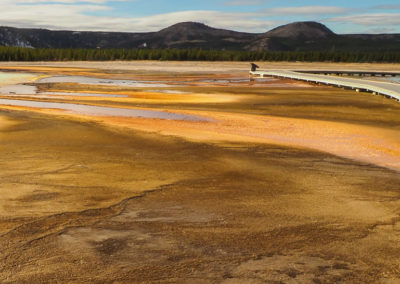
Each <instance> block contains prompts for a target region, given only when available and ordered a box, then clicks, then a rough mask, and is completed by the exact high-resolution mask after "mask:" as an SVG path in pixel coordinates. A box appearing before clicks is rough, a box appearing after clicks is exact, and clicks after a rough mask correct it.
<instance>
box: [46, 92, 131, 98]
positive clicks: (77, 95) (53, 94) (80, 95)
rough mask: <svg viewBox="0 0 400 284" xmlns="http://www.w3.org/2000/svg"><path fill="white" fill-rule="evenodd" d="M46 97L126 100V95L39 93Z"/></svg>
mask: <svg viewBox="0 0 400 284" xmlns="http://www.w3.org/2000/svg"><path fill="white" fill-rule="evenodd" d="M39 95H43V96H46V97H52V96H76V97H105V98H128V97H129V96H127V95H113V94H97V93H62V92H59V93H57V92H43V93H39Z"/></svg>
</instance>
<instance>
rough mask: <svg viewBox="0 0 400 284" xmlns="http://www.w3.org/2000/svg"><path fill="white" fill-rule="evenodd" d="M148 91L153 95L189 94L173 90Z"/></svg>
mask: <svg viewBox="0 0 400 284" xmlns="http://www.w3.org/2000/svg"><path fill="white" fill-rule="evenodd" d="M149 91H150V92H155V93H164V94H190V93H189V92H184V91H175V90H149Z"/></svg>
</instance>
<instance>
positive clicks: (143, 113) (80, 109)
mask: <svg viewBox="0 0 400 284" xmlns="http://www.w3.org/2000/svg"><path fill="white" fill-rule="evenodd" d="M0 104H1V105H9V106H23V107H33V108H46V109H60V110H65V111H68V112H71V113H76V114H83V115H92V116H119V117H142V118H157V119H168V120H187V121H209V120H208V119H206V118H202V117H198V116H193V115H185V114H180V113H171V112H165V111H154V110H141V109H127V108H114V107H101V106H92V105H82V104H70V103H54V102H38V101H27V100H9V99H0Z"/></svg>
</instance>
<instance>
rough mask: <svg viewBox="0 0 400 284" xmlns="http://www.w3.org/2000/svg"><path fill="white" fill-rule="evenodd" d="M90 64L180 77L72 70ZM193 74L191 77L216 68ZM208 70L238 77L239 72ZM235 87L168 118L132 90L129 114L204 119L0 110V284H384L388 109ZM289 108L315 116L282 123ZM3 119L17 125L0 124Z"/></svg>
mask: <svg viewBox="0 0 400 284" xmlns="http://www.w3.org/2000/svg"><path fill="white" fill-rule="evenodd" d="M40 64H41V63H39V65H40ZM46 64H49V63H46ZM52 64H53V67H55V68H56V67H57V66H60V65H58V64H61V65H63V66H67V67H68V66H69V67H71V66H72V67H74V66H77V65H76V64H82V66H83V63H76V62H75V63H58V64H55V63H51V64H50V65H52ZM101 64H109V65H110V67H109V68H115V69H114V70H120V69H124V70H132V72H133V73H134V72H136V71H135V70H148V72H153V71H152V70H156V69H157V68H164V67H165V70H170V71H169V72H175V71H179V70H182V69H181V68H183V67H184V68H186V69H185V70H191V69H193V67H192V66H190V65H189V64H190V63H165V62H147V63H146V64H145V65H146V66H147V67H145V68H144V69H143V68H142V67H141V66H140V65H139V64H140V62H129V63H126V65H124V64H125V63H124V64H122V63H101V62H100V63H97V62H96V63H85V64H84V65H85V67H88V66H89V67H90V66H92V67H93V66H99V67H100V66H101ZM157 64H158V65H157ZM198 64H199V66H200V67H198V68H197V70H198V72H210V73H212V72H217V71H215V70H218V68H222V67H219V66H216V65H215V63H198ZM224 64H226V65H224V66H226V68H228V69H229V70H233V71H232V72H233V73H235V72H238V73H239V72H240V73H241V74H242V73H243V70H242V69H241V68H242V66H243V67H246V66H247V63H246V64H245V63H224ZM6 65H7V64H6ZM44 65H45V64H44ZM183 65H184V66H183ZM261 65H262V64H261ZM279 65H280V66H282V65H281V63H279ZM3 66H4V65H3ZM20 66H21V69H23V70H25V69H29V67H28V68H26V67H22V66H23V63H21V64H20ZM104 66H106V65H104ZM104 66H103V67H104ZM69 67H68V68H69ZM310 67H312V66H310ZM322 67H325V66H322ZM355 67H358V68H372V66H369V67H368V66H363V65H357V66H355ZM45 68H48V67H45ZM100 68H101V67H100ZM107 68H108V67H107ZM125 68H126V69H125ZM135 68H137V69H135ZM374 68H377V67H376V66H375V67H374ZM387 68H393V69H396V68H398V66H397V65H396V66H387ZM53 69H54V68H53ZM61 69H64V68H61ZM44 70H45V69H41V68H37V69H36V70H35V71H36V72H39V71H40V72H42V71H44ZM48 70H49V69H48ZM68 70H69V71H68V72H70V73H71V74H72V73H73V72H77V73H79V74H85V72H86V74H87V73H88V72H89V71H88V69H86V70H85V71H82V70H80V69H76V70H74V69H71V68H69V69H68ZM174 70H175V71H174ZM235 70H236V71H235ZM386 70H387V69H386ZM59 71H60V72H65V69H64V70H59ZM52 72H54V70H53V71H52ZM57 72H58V71H57ZM96 72H97V71H96ZM146 72H147V71H146ZM189 72H192V71H189ZM232 72H231V73H232ZM97 74H98V73H97ZM213 75H214V74H213ZM237 89H238V88H237V87H234V88H231V89H230V91H232V94H231V95H232V96H233V98H235V99H232V100H230V99H229V97H230V96H229V95H226V97H224V100H223V101H221V102H217V101H216V100H215V99H213V100H210V101H209V102H207V101H206V99H207V96H199V97H196V96H193V97H190V96H189V101H190V100H193V101H191V102H190V103H189V102H185V103H183V101H184V100H185V98H184V97H183V96H179V100H180V101H179V104H177V105H175V106H174V107H172V105H171V104H170V103H165V104H164V103H163V96H159V95H158V96H154V94H150V93H148V94H147V95H148V96H149V98H148V99H149V100H150V101H151V102H152V103H151V104H146V102H145V100H146V96H147V95H146V93H145V92H143V93H140V94H136V95H138V97H140V99H141V100H140V103H141V106H140V107H143V108H146V107H148V108H155V109H159V110H167V111H172V112H183V113H193V114H201V115H204V116H207V117H211V118H214V119H215V120H216V121H215V122H198V123H193V122H184V121H164V120H152V119H138V118H136V119H135V118H129V119H128V118H126V119H122V118H110V117H105V118H88V117H85V116H78V115H66V114H65V113H62V112H61V111H55V110H54V111H48V110H39V111H38V110H35V111H32V110H33V109H30V110H29V111H28V109H23V111H17V110H18V109H19V110H21V108H11V107H2V108H1V109H0V111H1V112H2V115H1V116H0V130H1V131H0V142H1V143H0V151H1V155H0V169H1V170H0V192H1V193H2V194H1V196H0V212H1V213H2V214H1V215H2V216H1V217H0V232H1V235H0V248H1V249H0V282H4V283H46V282H49V281H53V282H60V283H71V282H72V283H112V282H113V281H114V282H117V283H188V282H193V283H281V282H284V283H398V281H399V279H400V262H399V258H398V255H399V253H400V246H399V238H400V226H399V225H400V217H399V212H400V211H399V208H400V207H399V189H400V177H399V173H398V172H396V171H393V170H390V169H389V168H391V169H393V168H395V167H396V161H398V158H399V148H400V147H399V141H400V137H399V130H400V129H399V125H400V123H399V119H398V116H397V114H398V113H399V109H398V108H397V104H395V102H392V101H389V100H386V99H383V98H378V97H374V96H370V97H369V95H365V96H364V95H361V94H359V95H357V94H355V93H352V92H349V91H344V90H337V89H324V88H320V87H319V88H318V89H314V88H299V89H296V90H295V91H293V92H291V93H290V94H291V95H290V97H288V98H286V99H288V101H286V99H285V97H284V96H285V92H289V91H290V88H288V89H282V90H281V91H276V93H275V95H271V94H270V93H271V92H272V90H271V91H269V90H264V89H263V91H262V92H265V93H262V94H260V95H259V96H256V95H255V94H254V93H251V95H249V94H248V93H247V92H249V93H250V90H252V89H253V88H252V87H248V86H247V87H242V93H240V92H239V94H238V93H237ZM312 90H319V91H318V92H314V93H313V94H312V95H309V96H310V97H307V96H308V95H307V93H311V92H312ZM335 90H336V91H335ZM109 91H110V92H112V90H109ZM235 91H236V92H235ZM331 93H334V94H336V97H332V96H331V95H330V94H331ZM132 96H133V97H134V95H132ZM253 96H254V98H253ZM353 96H354V97H353ZM238 98H239V100H237V99H238ZM245 98H250V99H248V101H246V100H245ZM75 99H76V98H72V99H71V101H69V102H76V103H82V101H81V100H80V99H79V100H75ZM196 99H199V101H196ZM116 101H117V100H115V99H113V100H108V101H102V102H94V101H93V100H89V102H90V103H91V104H99V105H101V104H106V103H107V105H108V106H113V104H116ZM84 102H85V103H88V101H84ZM128 102H129V100H125V99H121V102H120V104H119V106H125V107H133V106H132V105H129V104H128ZM136 102H138V103H139V101H136ZM155 102H158V105H156V104H154V103H155ZM196 102H197V105H196ZM278 102H280V104H278ZM370 102H372V103H371V104H369V103H370ZM275 103H276V105H275ZM124 104H126V105H124ZM153 104H154V105H153ZM200 105H202V106H203V107H204V109H199V107H200ZM260 105H261V106H260ZM257 106H258V107H259V108H258V109H256V107H257ZM224 107H226V108H224ZM229 107H231V108H229ZM262 107H265V109H263V108H262ZM373 107H376V108H377V110H375V109H374V108H373ZM211 108H212V110H211ZM269 108H271V111H272V110H277V115H275V116H274V115H266V114H265V113H268V111H269ZM235 110H236V112H235ZM255 110H257V111H261V110H265V112H262V113H253V112H254V111H255ZM317 110H319V111H320V112H322V116H321V117H320V116H318V111H317ZM324 110H328V111H326V112H324ZM335 110H337V111H338V112H337V114H336V112H335ZM303 111H311V112H312V114H313V115H315V117H312V118H308V119H306V118H298V117H295V116H292V115H295V114H298V115H299V116H300V117H303V116H302V115H303ZM40 112H41V113H40ZM346 112H348V113H347V114H346ZM343 113H344V114H346V115H343ZM354 113H359V114H360V117H357V116H354V115H353V114H354ZM278 114H280V115H281V116H278ZM285 116H286V117H285ZM3 117H4V118H3ZM6 117H7V118H6ZM336 117H338V118H339V117H340V118H341V119H344V120H343V121H341V122H339V121H335V118H336ZM346 117H349V118H354V121H352V120H351V119H346ZM382 117H383V118H382ZM7 121H9V122H12V121H15V123H18V124H15V125H14V126H12V127H10V128H9V129H6V128H1V125H3V127H9V126H11V125H10V124H9V122H7ZM96 122H100V123H96ZM104 126H105V127H104ZM274 144H275V145H274ZM277 144H279V145H277ZM288 145H289V146H291V147H287V146H288ZM293 146H295V147H293ZM310 148H311V149H316V150H318V151H314V150H310ZM329 153H333V154H334V155H331V154H329ZM343 157H345V158H343ZM346 158H351V159H346ZM360 161H362V162H360ZM393 163H394V166H393ZM374 164H375V165H374ZM376 165H379V166H384V167H378V166H376ZM385 167H386V168H385Z"/></svg>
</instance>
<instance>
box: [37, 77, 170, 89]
mask: <svg viewBox="0 0 400 284" xmlns="http://www.w3.org/2000/svg"><path fill="white" fill-rule="evenodd" d="M36 83H77V84H85V85H103V86H121V87H138V88H142V87H168V85H166V84H159V83H152V82H145V81H132V80H112V79H101V78H93V77H85V76H55V77H48V78H43V79H40V80H38V81H36Z"/></svg>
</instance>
